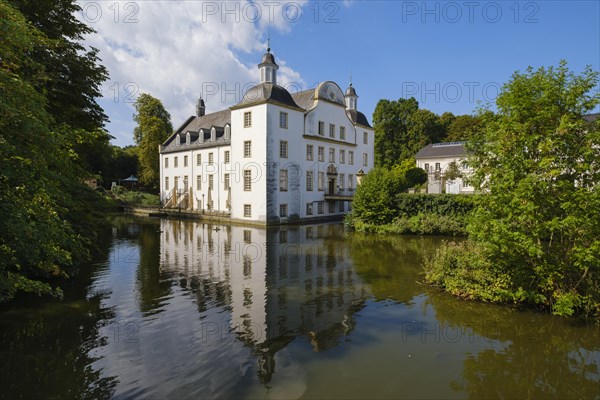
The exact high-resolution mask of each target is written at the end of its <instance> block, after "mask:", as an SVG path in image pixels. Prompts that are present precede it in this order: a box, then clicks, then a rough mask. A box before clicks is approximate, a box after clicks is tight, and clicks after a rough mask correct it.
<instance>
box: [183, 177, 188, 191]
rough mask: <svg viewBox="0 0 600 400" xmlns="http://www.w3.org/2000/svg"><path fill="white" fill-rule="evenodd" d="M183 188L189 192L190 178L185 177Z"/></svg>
mask: <svg viewBox="0 0 600 400" xmlns="http://www.w3.org/2000/svg"><path fill="white" fill-rule="evenodd" d="M183 188H184V189H185V190H186V191H187V190H188V176H187V175H186V176H184V177H183Z"/></svg>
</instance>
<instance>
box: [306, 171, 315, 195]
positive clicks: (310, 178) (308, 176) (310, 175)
mask: <svg viewBox="0 0 600 400" xmlns="http://www.w3.org/2000/svg"><path fill="white" fill-rule="evenodd" d="M313 174H314V173H313V171H306V191H307V192H312V190H313V179H314V178H313Z"/></svg>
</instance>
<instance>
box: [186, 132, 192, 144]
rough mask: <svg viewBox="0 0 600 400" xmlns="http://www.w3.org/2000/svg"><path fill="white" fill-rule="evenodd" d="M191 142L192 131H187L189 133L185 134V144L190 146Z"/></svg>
mask: <svg viewBox="0 0 600 400" xmlns="http://www.w3.org/2000/svg"><path fill="white" fill-rule="evenodd" d="M191 141H192V137H191V134H190V131H187V133H186V134H185V144H187V145H189V144H190V142H191Z"/></svg>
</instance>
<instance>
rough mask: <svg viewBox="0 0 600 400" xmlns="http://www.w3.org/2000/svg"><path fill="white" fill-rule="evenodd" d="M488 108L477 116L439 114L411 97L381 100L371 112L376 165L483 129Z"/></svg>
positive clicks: (392, 162) (398, 160) (400, 159)
mask: <svg viewBox="0 0 600 400" xmlns="http://www.w3.org/2000/svg"><path fill="white" fill-rule="evenodd" d="M492 116H493V113H492V112H491V111H489V110H488V111H486V112H485V113H481V114H478V115H458V116H455V115H454V114H452V113H450V112H445V113H443V114H442V115H441V116H438V115H436V114H434V113H433V112H431V111H429V110H425V109H420V108H419V103H418V102H417V100H415V99H414V98H410V99H399V100H398V101H390V100H385V99H382V100H380V101H379V102H378V103H377V106H376V107H375V112H374V113H373V126H374V129H375V165H376V166H380V167H387V168H389V167H391V166H393V165H396V164H399V163H401V162H403V161H405V160H408V159H410V158H413V157H415V155H416V154H417V152H418V151H419V150H421V149H422V148H423V147H425V146H426V145H427V144H429V143H438V142H444V141H462V140H468V139H469V138H471V137H472V136H474V135H476V134H477V132H480V131H481V130H482V129H483V124H484V122H485V121H486V119H489V118H491V117H492Z"/></svg>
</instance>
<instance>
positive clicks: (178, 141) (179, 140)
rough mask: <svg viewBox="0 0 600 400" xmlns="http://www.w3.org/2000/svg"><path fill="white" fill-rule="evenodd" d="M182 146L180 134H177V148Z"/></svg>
mask: <svg viewBox="0 0 600 400" xmlns="http://www.w3.org/2000/svg"><path fill="white" fill-rule="evenodd" d="M180 144H181V137H180V136H179V134H177V136H175V146H179V145H180Z"/></svg>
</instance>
